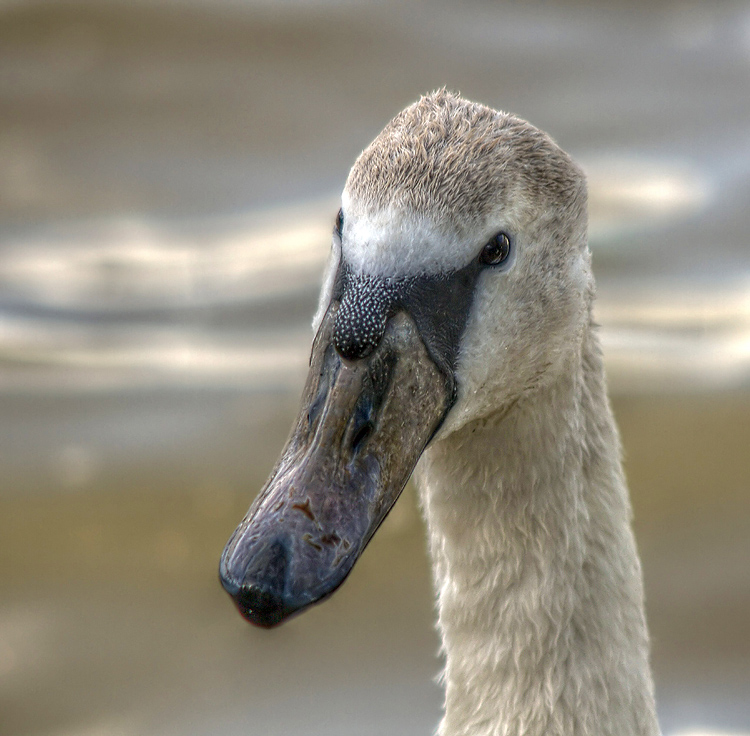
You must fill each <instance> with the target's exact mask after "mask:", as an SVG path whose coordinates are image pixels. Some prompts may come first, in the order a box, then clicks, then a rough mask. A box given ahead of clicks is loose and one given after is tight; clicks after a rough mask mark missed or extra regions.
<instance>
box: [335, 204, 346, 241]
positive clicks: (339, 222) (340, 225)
mask: <svg viewBox="0 0 750 736" xmlns="http://www.w3.org/2000/svg"><path fill="white" fill-rule="evenodd" d="M343 231H344V210H339V212H338V214H337V215H336V224H335V225H334V228H333V232H334V233H336V235H338V236H339V237H341V233H342V232H343Z"/></svg>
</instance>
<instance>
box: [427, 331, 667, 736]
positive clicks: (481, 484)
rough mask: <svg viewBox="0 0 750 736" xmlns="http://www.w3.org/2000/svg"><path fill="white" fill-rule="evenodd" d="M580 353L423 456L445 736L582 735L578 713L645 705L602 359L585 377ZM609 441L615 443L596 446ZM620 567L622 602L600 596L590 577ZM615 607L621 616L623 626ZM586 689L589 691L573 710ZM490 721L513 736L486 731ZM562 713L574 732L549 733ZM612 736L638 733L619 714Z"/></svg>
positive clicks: (646, 684)
mask: <svg viewBox="0 0 750 736" xmlns="http://www.w3.org/2000/svg"><path fill="white" fill-rule="evenodd" d="M587 347H591V346H587ZM584 362H585V359H584V361H583V362H582V363H581V364H579V365H578V367H577V370H573V371H571V372H570V373H568V374H567V375H566V376H562V377H561V378H560V380H559V381H557V382H556V383H554V384H553V385H552V386H548V387H546V388H543V389H541V390H539V391H538V392H537V394H536V395H534V396H529V397H527V398H526V399H522V400H520V401H519V402H518V404H517V405H516V406H515V407H514V408H513V409H512V410H511V411H509V412H508V413H507V415H505V416H503V417H500V416H499V415H497V416H495V417H492V416H491V417H490V418H488V419H485V420H482V421H480V422H475V423H473V424H468V425H466V426H464V427H463V428H462V429H460V430H458V431H456V432H454V433H453V434H452V435H449V436H448V437H447V438H445V439H444V440H441V441H440V442H437V443H436V444H435V445H434V446H432V447H430V448H429V449H428V450H427V451H426V452H425V455H424V456H423V459H422V460H421V461H420V465H419V467H418V485H419V486H420V491H421V497H422V503H423V508H424V513H425V517H426V520H427V524H428V532H429V540H430V548H431V553H432V555H433V560H434V563H435V565H434V570H435V586H436V590H437V595H438V606H439V628H440V630H441V633H442V636H443V649H444V652H445V655H446V668H445V681H446V715H445V719H444V721H443V724H442V726H441V729H440V732H439V733H440V734H445V735H446V736H447V735H448V734H450V735H451V736H453V734H466V736H468V735H469V734H472V736H480V735H482V734H485V733H486V734H490V733H492V734H495V733H507V734H519V735H520V734H521V733H523V734H525V736H531V735H532V734H543V733H544V734H552V733H565V734H568V733H570V734H573V733H579V732H580V733H583V731H580V730H579V729H578V726H576V724H577V723H579V720H578V719H580V718H582V717H586V716H587V714H588V716H590V717H591V718H595V719H598V720H599V721H600V722H606V721H607V720H613V719H616V718H622V719H631V718H632V717H633V715H632V713H626V712H625V711H624V710H623V711H622V713H620V715H615V714H614V711H615V709H617V708H618V707H619V706H618V705H617V704H618V703H619V702H621V701H622V702H625V701H628V702H630V701H632V702H635V701H638V702H639V703H641V702H642V704H643V706H644V709H645V711H646V712H647V711H648V710H649V707H650V709H651V711H653V699H652V696H651V694H650V677H649V676H648V667H647V661H646V657H647V649H648V647H647V635H646V631H645V623H644V621H643V614H642V589H641V583H640V569H639V567H638V563H637V558H636V555H635V547H634V544H633V539H632V533H631V531H630V527H629V515H630V507H629V501H628V498H627V493H626V491H625V486H624V483H623V482H622V476H621V471H620V465H619V445H618V440H617V436H616V431H615V429H614V425H613V423H612V418H611V414H610V410H609V406H608V402H607V399H606V393H605V389H604V385H603V378H602V374H601V366H600V364H598V365H596V366H595V369H594V370H593V371H590V370H586V369H584V365H583V363H584ZM594 363H595V364H596V363H598V360H596V359H595V360H594ZM592 415H593V416H596V415H598V416H601V417H604V419H603V420H601V421H600V420H593V419H592V418H591V416H592ZM592 434H594V435H596V437H593V438H592V436H591V435H592ZM605 445H609V446H610V447H611V452H609V453H607V452H603V451H602V452H600V450H601V448H603V447H605ZM597 494H604V495H605V496H606V499H605V503H604V504H600V503H599V502H598V501H597V500H596V499H597ZM602 509H604V510H602ZM607 546H609V548H611V549H612V552H613V555H612V560H615V559H620V560H622V559H624V560H625V561H626V564H625V573H622V572H621V571H619V570H615V571H612V570H610V569H609V566H610V560H609V558H602V556H601V554H600V553H599V550H601V549H605V548H607ZM596 555H598V557H597V556H596ZM592 570H593V573H592ZM618 575H619V576H620V579H619V580H617V586H618V594H617V600H615V601H612V600H607V596H608V595H609V592H608V590H607V589H606V587H600V586H598V585H597V582H596V581H597V580H598V579H599V578H601V579H603V580H610V581H611V580H612V579H614V578H616V577H617V576H618ZM610 598H611V596H610ZM613 612H614V614H616V615H617V617H618V618H619V620H620V621H625V625H624V626H623V627H622V628H623V630H622V631H621V632H619V633H618V632H614V633H613V632H612V631H611V628H612V624H611V622H610V621H609V617H611V616H612V615H613ZM584 629H585V632H593V633H584V634H583V635H582V634H581V631H582V630H584ZM581 637H582V638H581ZM632 639H635V640H636V645H635V650H636V652H635V655H634V656H633V657H630V655H627V657H630V658H631V659H632V664H633V667H632V668H630V669H631V672H635V673H636V675H637V676H636V675H634V676H633V677H631V678H628V677H624V678H623V677H621V674H622V672H621V670H622V662H623V656H624V655H623V652H624V651H625V650H627V648H628V641H629V640H632ZM630 648H631V649H633V647H630ZM627 657H626V659H627ZM617 662H619V664H616V663H617ZM579 670H580V671H581V672H584V673H585V677H586V678H588V680H587V681H585V682H584V678H583V675H582V676H581V678H578V679H577V676H576V675H575V673H576V672H578V671H579ZM638 672H643V673H645V674H644V675H643V677H640V675H638ZM592 682H593V683H594V684H593V685H592ZM581 688H584V690H583V692H585V693H586V695H585V696H584V697H583V698H579V701H577V705H576V707H575V708H568V709H566V705H565V704H566V702H567V700H570V699H573V698H574V697H576V696H575V695H574V693H576V692H577V693H581V692H582V690H581ZM602 688H605V689H607V690H611V691H612V692H611V693H610V696H609V699H607V698H605V697H604V694H603V691H602ZM618 690H619V691H621V692H618ZM634 692H636V695H634V694H633V693H634ZM597 698H600V699H601V702H599V701H598V700H597ZM649 699H650V701H649ZM603 703H604V705H603ZM649 703H650V705H649ZM579 709H581V712H580V713H579V712H578V711H579ZM608 709H609V710H610V711H612V712H611V713H610V712H609V711H608ZM651 718H652V720H653V716H651ZM498 719H500V720H501V721H502V722H503V723H504V724H505V728H506V730H504V731H496V730H494V729H495V728H497V725H498ZM529 719H531V720H529ZM555 720H557V721H559V723H561V724H562V723H563V722H565V723H567V724H568V725H567V726H565V727H564V728H562V730H559V731H558V730H555V729H548V728H547V725H546V724H548V723H551V722H552V721H555ZM654 722H655V721H654ZM524 723H525V724H526V726H525V727H523V728H522V725H523V724H524ZM646 732H648V733H652V732H653V733H655V731H653V730H651V729H650V728H647V729H646V730H645V731H643V733H646ZM602 733H608V732H607V731H602ZM621 733H622V734H623V735H624V734H630V733H636V731H633V730H632V729H631V728H630V727H629V726H625V724H624V722H623V728H622V731H621Z"/></svg>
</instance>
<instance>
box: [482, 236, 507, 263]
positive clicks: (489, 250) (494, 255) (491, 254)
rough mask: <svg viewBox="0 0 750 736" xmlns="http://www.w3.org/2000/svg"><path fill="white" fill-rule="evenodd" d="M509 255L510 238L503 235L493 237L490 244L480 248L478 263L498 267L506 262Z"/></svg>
mask: <svg viewBox="0 0 750 736" xmlns="http://www.w3.org/2000/svg"><path fill="white" fill-rule="evenodd" d="M509 255H510V238H509V237H508V236H507V235H506V234H505V233H498V234H497V235H493V236H492V238H491V239H490V242H489V243H487V245H485V246H484V248H482V252H481V253H480V254H479V262H480V263H482V264H484V265H485V266H499V265H500V264H501V263H504V262H505V261H507V260H508V256H509Z"/></svg>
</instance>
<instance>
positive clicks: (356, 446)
mask: <svg viewBox="0 0 750 736" xmlns="http://www.w3.org/2000/svg"><path fill="white" fill-rule="evenodd" d="M374 429H375V426H374V425H373V423H372V422H365V423H364V424H363V425H362V426H361V427H359V428H358V429H357V431H356V432H355V433H354V436H353V437H352V442H351V448H352V453H353V454H354V455H356V454H357V453H358V452H359V451H360V449H361V447H362V445H364V444H365V442H367V440H368V438H369V437H370V435H371V434H372V433H373V430H374Z"/></svg>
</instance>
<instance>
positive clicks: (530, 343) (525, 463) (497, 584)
mask: <svg viewBox="0 0 750 736" xmlns="http://www.w3.org/2000/svg"><path fill="white" fill-rule="evenodd" d="M586 226H587V215H586V185H585V180H584V176H583V174H582V173H581V171H580V169H579V168H578V167H577V166H576V165H575V164H574V163H573V162H572V161H571V159H570V158H569V157H568V156H567V155H566V154H565V153H564V152H563V151H562V150H560V148H558V147H557V146H556V145H555V143H554V142H553V141H552V140H550V138H548V137H547V136H546V135H545V134H544V133H542V132H541V131H539V130H537V129H536V128H534V127H532V126H531V125H529V124H528V123H526V122H524V121H523V120H520V119H519V118H516V117H514V116H512V115H508V114H505V113H501V112H496V111H494V110H491V109H489V108H487V107H484V106H482V105H477V104H474V103H471V102H467V101H466V100H463V99H461V98H459V97H457V96H454V95H452V94H449V93H447V92H445V91H440V92H436V93H434V94H432V95H428V96H426V97H423V98H422V99H421V100H419V102H417V103H415V104H413V105H411V106H410V107H408V108H407V109H406V110H404V111H403V112H402V113H400V114H399V115H397V116H396V117H395V118H394V119H393V120H392V121H391V122H390V123H389V124H388V125H387V126H386V128H385V129H384V130H383V132H382V133H381V134H380V135H379V136H378V137H377V138H376V139H375V141H373V143H372V144H371V145H370V146H369V147H368V148H367V149H366V150H365V151H364V152H363V153H362V154H361V155H360V157H359V158H358V159H357V161H356V163H355V164H354V167H353V168H352V171H351V173H350V175H349V178H348V180H347V183H346V187H345V190H344V194H343V197H342V210H341V212H340V213H339V218H338V220H337V226H336V230H335V232H334V248H333V255H332V258H331V263H330V265H329V269H328V274H327V277H326V280H325V284H324V287H323V291H322V294H321V299H320V306H319V309H318V314H317V315H316V317H315V323H314V326H315V329H316V330H317V336H316V339H315V343H314V345H313V353H312V357H311V371H310V377H309V379H308V384H307V387H306V390H305V395H304V397H303V406H302V411H301V413H300V418H299V419H298V421H297V424H296V426H295V429H294V430H293V433H292V436H291V438H290V440H289V443H288V445H287V447H286V449H285V451H284V453H283V455H282V457H281V459H280V460H279V463H278V465H277V467H276V469H275V470H274V472H273V474H272V476H271V478H270V479H269V481H268V483H267V484H266V486H265V487H264V489H263V491H262V492H261V493H260V495H259V497H258V499H256V501H255V503H254V504H253V506H252V507H251V509H250V511H249V512H248V515H247V517H246V518H245V520H244V521H243V522H242V524H241V525H240V526H239V527H238V529H237V531H236V532H235V534H234V536H233V537H232V539H231V540H230V542H229V544H228V545H227V548H226V550H225V551H224V555H223V557H222V563H221V577H222V582H223V584H224V586H225V588H226V589H227V590H228V591H229V592H230V594H231V595H232V596H233V597H234V598H235V600H236V602H237V604H238V606H239V608H240V611H241V613H242V614H243V615H244V616H245V617H246V618H247V619H248V620H250V621H252V622H253V623H256V624H259V625H263V626H271V625H275V624H276V623H279V622H280V621H282V620H284V619H285V618H286V617H287V616H289V615H291V614H293V613H295V612H297V611H299V610H301V609H302V608H304V607H305V606H307V605H309V604H310V603H314V602H315V601H317V600H320V599H321V598H323V597H325V596H327V595H328V594H330V593H331V592H332V591H333V590H334V589H335V588H336V587H337V586H338V585H339V584H340V583H341V582H342V581H343V579H344V577H345V576H346V575H347V574H348V572H349V570H351V567H352V565H353V564H354V561H355V560H356V558H357V556H358V555H359V554H360V552H361V551H362V549H363V548H364V546H365V545H366V543H367V541H368V540H369V539H370V537H371V536H372V534H373V533H374V531H375V529H376V528H377V526H378V525H379V523H380V522H381V521H382V519H383V518H384V516H385V514H386V513H387V511H388V509H389V508H390V506H391V505H392V504H393V502H394V501H395V499H396V498H397V496H398V494H399V493H400V491H401V489H402V488H403V485H404V484H405V483H406V480H407V479H408V477H409V474H410V473H411V471H412V469H413V467H414V465H415V463H416V461H417V460H418V459H419V458H420V456H421V460H420V462H419V466H418V470H417V481H418V485H419V488H420V491H421V496H422V503H423V506H424V512H425V516H426V519H427V524H428V528H429V538H430V550H431V554H432V559H433V563H434V573H435V584H436V588H437V593H438V605H439V628H440V632H441V634H442V638H443V649H444V652H445V660H446V665H445V673H444V679H445V685H446V698H445V716H444V718H443V721H442V723H441V725H440V728H439V734H441V735H442V736H490V735H492V736H500V735H502V736H542V735H544V736H558V735H559V736H563V735H565V736H595V735H596V736H605V735H606V736H636V735H638V736H653V735H655V734H658V732H659V731H658V726H657V721H656V717H655V709H654V699H653V686H652V681H651V675H650V671H649V664H648V634H647V630H646V623H645V619H644V611H643V588H642V582H641V571H640V566H639V562H638V557H637V554H636V550H635V543H634V540H633V534H632V531H631V528H630V515H631V511H630V504H629V501H628V494H627V490H626V487H625V482H624V479H623V473H622V469H621V466H620V445H619V440H618V436H617V431H616V429H615V425H614V421H613V418H612V413H611V410H610V407H609V403H608V400H607V395H606V388H605V382H604V373H603V368H602V360H601V354H600V350H599V342H598V338H597V335H596V331H595V328H594V325H593V323H592V316H591V309H592V301H593V297H594V281H593V277H592V274H591V268H590V256H589V251H588V248H587V239H586V237H587V236H586ZM425 448H426V449H425Z"/></svg>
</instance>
